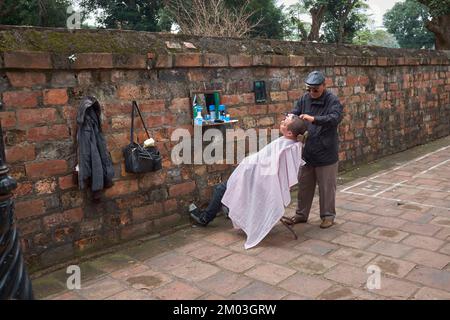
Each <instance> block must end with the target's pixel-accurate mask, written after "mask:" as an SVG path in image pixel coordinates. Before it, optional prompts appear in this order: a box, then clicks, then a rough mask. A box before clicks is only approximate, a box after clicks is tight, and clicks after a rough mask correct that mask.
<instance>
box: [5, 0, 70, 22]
mask: <svg viewBox="0 0 450 320" xmlns="http://www.w3.org/2000/svg"><path fill="white" fill-rule="evenodd" d="M70 5H71V1H69V0H4V1H0V24H6V25H28V26H39V27H65V26H66V21H67V16H68V15H67V8H68V7H69V6H70Z"/></svg>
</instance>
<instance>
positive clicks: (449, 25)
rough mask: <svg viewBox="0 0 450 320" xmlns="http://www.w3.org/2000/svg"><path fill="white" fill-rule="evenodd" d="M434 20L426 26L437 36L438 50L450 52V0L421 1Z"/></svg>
mask: <svg viewBox="0 0 450 320" xmlns="http://www.w3.org/2000/svg"><path fill="white" fill-rule="evenodd" d="M419 2H420V3H422V4H423V5H425V6H427V7H428V10H429V12H430V15H431V17H432V19H431V20H430V21H427V22H426V24H425V26H426V27H427V29H428V30H429V31H431V32H433V33H434V35H435V39H436V41H435V47H436V50H450V0H419Z"/></svg>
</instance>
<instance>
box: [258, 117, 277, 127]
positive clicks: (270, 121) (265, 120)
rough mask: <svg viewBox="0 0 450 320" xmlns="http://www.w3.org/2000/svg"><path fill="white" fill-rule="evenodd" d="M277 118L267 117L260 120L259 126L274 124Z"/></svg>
mask: <svg viewBox="0 0 450 320" xmlns="http://www.w3.org/2000/svg"><path fill="white" fill-rule="evenodd" d="M274 124H275V120H274V118H273V117H265V118H261V119H259V120H258V127H266V126H273V125H274Z"/></svg>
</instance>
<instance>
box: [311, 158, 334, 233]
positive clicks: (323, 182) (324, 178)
mask: <svg viewBox="0 0 450 320" xmlns="http://www.w3.org/2000/svg"><path fill="white" fill-rule="evenodd" d="M337 172H338V163H335V164H332V165H329V166H324V167H317V168H316V176H317V182H318V184H319V195H320V218H321V219H322V220H327V222H329V221H331V222H333V221H334V219H335V218H336V207H335V203H336V179H337ZM328 226H331V225H330V223H327V224H326V227H328ZM322 227H323V226H322Z"/></svg>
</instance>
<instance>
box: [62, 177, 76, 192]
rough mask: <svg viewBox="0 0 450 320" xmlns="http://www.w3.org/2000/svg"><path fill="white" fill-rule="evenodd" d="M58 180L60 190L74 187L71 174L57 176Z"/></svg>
mask: <svg viewBox="0 0 450 320" xmlns="http://www.w3.org/2000/svg"><path fill="white" fill-rule="evenodd" d="M58 182H59V188H60V189H61V190H67V189H70V188H73V187H76V184H74V183H73V182H74V181H73V176H72V175H71V174H70V175H68V176H64V177H59V179H58Z"/></svg>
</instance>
